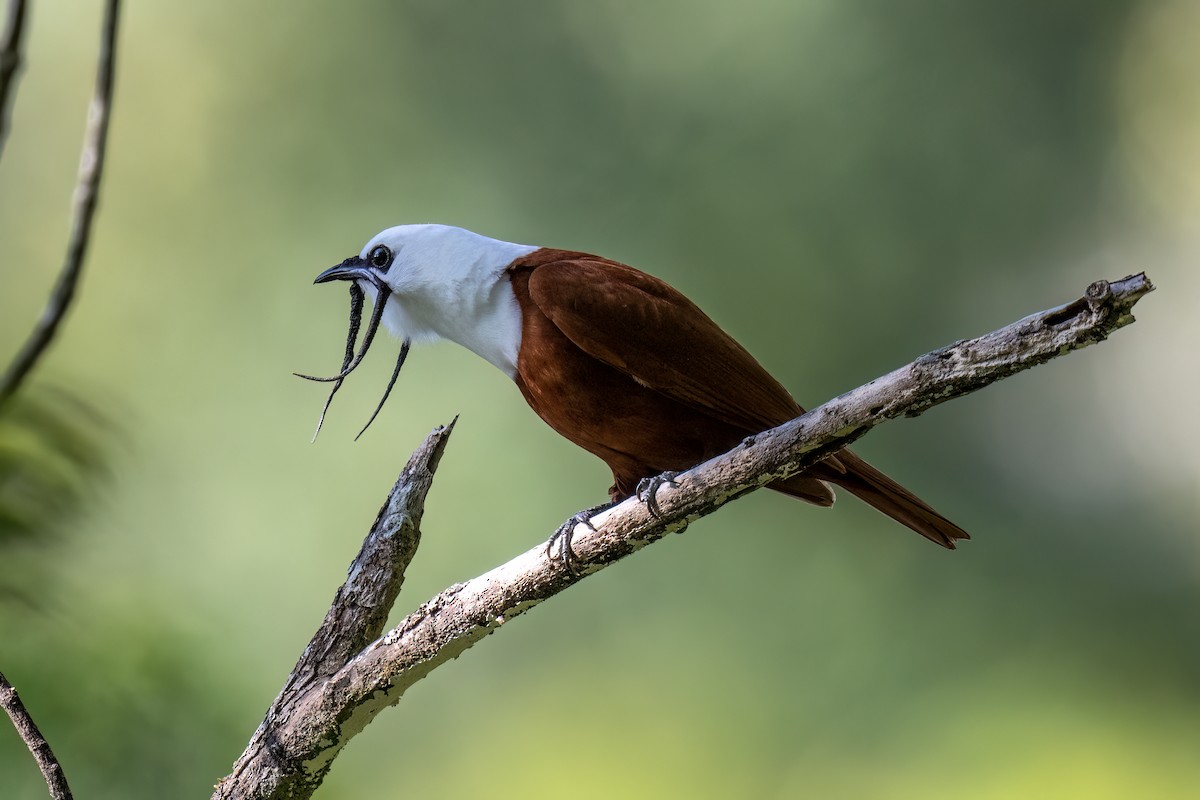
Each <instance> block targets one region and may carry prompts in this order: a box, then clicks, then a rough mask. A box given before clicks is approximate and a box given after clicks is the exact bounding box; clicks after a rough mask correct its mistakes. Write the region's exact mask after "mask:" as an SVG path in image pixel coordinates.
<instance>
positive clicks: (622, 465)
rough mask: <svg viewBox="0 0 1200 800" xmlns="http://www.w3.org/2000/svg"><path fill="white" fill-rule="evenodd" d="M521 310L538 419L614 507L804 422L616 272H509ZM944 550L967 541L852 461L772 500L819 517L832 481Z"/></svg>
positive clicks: (667, 299)
mask: <svg viewBox="0 0 1200 800" xmlns="http://www.w3.org/2000/svg"><path fill="white" fill-rule="evenodd" d="M508 274H509V277H510V279H511V282H512V286H513V290H514V292H515V294H516V297H517V302H518V303H519V305H520V307H521V316H522V332H521V347H520V351H519V354H518V359H517V374H516V376H515V380H516V383H517V386H518V387H520V390H521V392H522V394H523V395H524V396H525V399H526V400H527V401H528V402H529V405H530V406H531V407H532V408H533V410H534V411H535V412H537V414H538V415H539V416H540V417H541V418H542V419H543V420H545V422H546V423H547V424H549V425H550V427H552V428H553V429H554V430H556V431H558V433H560V434H562V435H563V436H564V437H566V438H567V439H569V440H571V441H572V442H574V443H575V444H577V445H579V446H580V447H582V448H584V449H585V450H587V451H588V452H590V453H594V454H595V455H597V456H599V457H600V458H601V459H603V460H604V462H605V463H606V464H608V466H609V468H610V469H612V473H613V486H612V488H611V489H610V490H609V494H610V496H611V498H612V499H613V500H620V499H623V498H625V497H628V496H630V495H631V494H633V493H634V491H635V490H636V487H637V485H638V483H639V481H641V480H642V479H643V478H648V477H652V476H654V475H657V474H659V473H661V472H664V471H667V470H685V469H688V468H690V467H693V466H695V465H696V464H699V463H700V462H702V461H704V460H706V459H708V458H711V457H712V456H715V455H717V454H719V453H723V452H725V451H727V450H729V449H731V448H732V447H733V446H734V445H736V444H737V443H738V442H740V441H741V440H742V439H744V438H745V437H747V436H750V435H752V434H755V433H759V432H761V431H764V430H767V429H768V428H773V427H775V426H777V425H781V424H782V423H784V422H787V421H788V420H790V419H793V418H795V417H797V416H799V415H800V414H801V413H803V409H802V408H801V407H800V406H799V405H797V403H796V401H795V400H793V399H792V396H791V395H790V394H789V393H788V391H787V390H786V389H785V388H783V386H781V385H780V383H779V382H778V381H776V380H775V379H774V378H773V377H771V375H770V373H768V372H767V371H766V370H765V369H763V367H762V366H761V365H760V364H759V363H758V362H757V361H756V360H755V359H754V357H753V356H751V355H750V354H749V353H748V352H746V350H745V349H744V348H743V347H742V346H741V345H739V344H738V343H737V342H736V341H734V339H733V338H732V337H730V336H729V335H728V334H727V333H725V332H724V331H723V330H721V328H720V327H718V326H717V324H716V323H714V322H713V321H712V320H711V319H709V318H708V316H707V315H705V314H704V312H703V311H701V310H700V309H699V308H698V307H697V306H696V305H695V304H694V303H692V302H691V301H690V300H688V299H687V298H686V297H684V296H683V295H682V294H680V293H679V292H677V291H676V290H675V289H673V288H671V287H670V286H669V285H667V284H666V283H664V282H663V281H661V280H658V279H657V278H654V277H652V276H650V275H647V274H645V273H643V272H640V271H638V270H635V269H633V268H632V267H628V266H625V265H624V264H619V263H617V262H615V261H610V260H608V259H604V258H600V257H597V256H592V255H588V254H586V253H578V252H573V251H566V250H553V249H549V248H542V249H540V250H536V251H534V252H532V253H530V254H528V255H526V256H523V257H522V258H519V259H517V260H516V261H514V262H513V263H512V264H511V265H510V266H509V268H508ZM826 481H827V482H829V483H833V484H835V485H838V486H841V487H843V488H845V489H846V490H848V491H849V492H850V493H851V494H854V495H855V496H856V497H859V498H860V499H862V500H864V501H865V502H867V503H869V504H870V505H872V506H874V507H875V508H877V509H879V510H880V511H882V512H883V513H885V514H887V515H888V516H890V517H892V518H893V519H895V520H897V521H898V522H900V523H902V524H904V525H907V526H908V527H909V528H912V529H913V530H915V531H917V532H918V533H920V534H921V535H923V536H925V537H927V538H929V539H931V540H932V541H934V542H937V543H938V544H941V545H943V546H945V547H951V548H952V547H954V540H955V539H965V538H968V536H967V533H966V532H965V531H963V530H962V529H961V528H959V527H958V526H957V525H955V524H954V523H952V522H950V521H949V520H947V519H946V518H945V517H943V516H942V515H940V514H938V513H937V512H936V511H934V510H933V509H932V508H930V507H929V506H928V505H926V504H925V503H924V502H922V501H921V500H920V499H918V498H917V497H916V496H915V495H913V494H912V493H911V492H909V491H908V490H907V489H905V488H904V487H902V486H900V485H899V484H897V483H896V482H895V481H893V480H891V479H890V478H888V477H887V476H886V475H884V474H883V473H881V472H879V471H878V470H876V469H875V468H874V467H872V466H871V465H869V464H867V463H866V462H865V461H863V460H862V459H860V458H858V457H857V456H855V455H854V454H853V453H851V452H850V451H849V450H843V451H841V452H839V453H838V454H837V455H836V456H835V457H831V458H829V459H826V460H825V461H823V462H821V463H820V464H818V465H816V466H815V467H813V468H812V469H810V470H808V471H806V472H804V473H801V474H800V475H797V476H795V477H793V478H790V479H788V480H786V481H781V482H778V483H773V484H770V485H769V486H770V488H771V489H775V490H777V491H780V492H783V493H785V494H789V495H792V496H795V497H799V498H801V499H803V500H807V501H808V502H811V503H815V504H817V505H821V506H828V505H832V504H833V499H834V498H833V492H832V490H830V488H829V487H828V486H827V485H826V483H825V482H826Z"/></svg>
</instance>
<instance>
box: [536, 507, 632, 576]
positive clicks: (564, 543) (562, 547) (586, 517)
mask: <svg viewBox="0 0 1200 800" xmlns="http://www.w3.org/2000/svg"><path fill="white" fill-rule="evenodd" d="M614 505H616V504H615V503H601V504H600V505H598V506H592V507H591V508H585V509H583V510H582V511H579V512H577V513H575V514H573V515H572V516H571V518H570V519H568V520H567V521H566V522H564V523H563V524H562V525H559V526H558V530H556V531H555V532H554V533H552V534H551V535H550V538H549V539H548V540H547V541H546V558H549V559H550V560H552V561H553V560H555V559H558V560H559V561H561V562H562V563H563V566H564V567H566V568H567V571H568V572H570V573H571V574H572V575H578V574H579V570H578V568H576V566H575V564H576V561H577V560H578V559H577V558H576V556H575V551H574V550H573V549H572V548H571V539H572V538H574V536H575V526H576V525H584V526H586V527H588V528H591V529H592V530H593V531H594V530H596V526H595V525H593V524H592V517H594V516H596V515H597V514H599V513H600V512H601V511H607V510H608V509H610V508H612V507H613V506H614ZM556 550H557V553H556V552H555V551H556Z"/></svg>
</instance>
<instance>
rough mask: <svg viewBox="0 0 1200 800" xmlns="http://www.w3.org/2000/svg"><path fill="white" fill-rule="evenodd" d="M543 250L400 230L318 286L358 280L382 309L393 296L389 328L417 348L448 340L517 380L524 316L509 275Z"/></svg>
mask: <svg viewBox="0 0 1200 800" xmlns="http://www.w3.org/2000/svg"><path fill="white" fill-rule="evenodd" d="M537 249H538V248H537V247H532V246H529V245H520V244H512V243H510V242H501V241H499V240H496V239H489V238H488V237H486V236H480V235H479V234H477V233H472V232H471V231H468V230H463V229H462V228H455V227H452V226H450V225H399V226H397V227H395V228H388V229H387V230H385V231H382V232H380V233H379V234H377V235H376V236H375V237H373V238H372V239H371V241H369V242H367V244H366V246H365V247H363V249H362V252H361V253H359V255H358V256H356V257H352V258H348V259H346V260H345V261H343V262H342V263H341V264H339V265H338V266H336V267H334V268H332V269H329V270H326V271H325V272H323V273H321V275H320V276H319V277H318V278H317V282H318V283H320V282H324V281H329V280H339V279H340V280H353V281H355V282H357V283H358V285H359V287H360V288H361V289H362V290H363V291H364V292H365V293H366V294H367V295H368V296H369V297H370V298H371V300H372V302H377V301H378V297H379V289H380V284H383V285H386V287H387V288H388V289H389V290H390V294H389V295H388V297H387V300H386V306H385V308H384V312H383V324H384V326H385V327H387V329H388V330H390V331H391V332H392V333H393V334H395V335H396V336H399V337H401V338H412V339H413V340H414V341H417V342H420V341H436V340H437V339H449V340H450V341H453V342H458V343H459V344H460V345H462V346H463V347H466V348H467V349H469V350H472V351H473V352H475V353H476V354H478V355H479V356H481V357H483V358H485V359H487V360H488V361H490V362H491V363H493V364H495V365H496V366H497V367H499V368H500V369H501V370H502V371H504V372H505V373H506V374H507V375H508V376H509V377H512V376H514V375H515V374H516V370H517V351H518V350H519V349H520V346H521V311H520V308H519V307H518V306H517V299H516V296H515V295H514V294H513V290H512V285H511V284H510V283H509V280H508V276H507V274H506V273H505V268H506V267H507V266H508V265H509V264H511V263H512V262H513V261H514V260H516V259H517V258H520V257H521V256H523V255H527V254H529V253H531V252H533V251H534V250H537Z"/></svg>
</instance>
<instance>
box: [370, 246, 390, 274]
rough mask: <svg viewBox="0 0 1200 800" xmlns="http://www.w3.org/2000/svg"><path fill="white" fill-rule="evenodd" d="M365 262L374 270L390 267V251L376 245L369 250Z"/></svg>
mask: <svg viewBox="0 0 1200 800" xmlns="http://www.w3.org/2000/svg"><path fill="white" fill-rule="evenodd" d="M367 261H369V262H370V263H371V266H372V267H375V269H387V268H388V267H390V266H391V265H392V251H391V250H390V249H389V248H388V247H387V246H386V245H382V244H377V245H375V246H374V247H373V248H371V254H370V255H369V256H367Z"/></svg>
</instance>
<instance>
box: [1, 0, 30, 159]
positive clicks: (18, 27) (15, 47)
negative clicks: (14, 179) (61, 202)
mask: <svg viewBox="0 0 1200 800" xmlns="http://www.w3.org/2000/svg"><path fill="white" fill-rule="evenodd" d="M24 35H25V0H8V10H7V12H6V13H5V15H4V33H3V34H0V154H3V152H4V141H5V139H7V138H8V113H9V112H8V104H9V99H10V98H11V97H12V96H13V95H14V94H15V93H16V92H15V90H14V87H15V86H16V80H15V78H16V75H17V71H18V70H19V69H20V68H21V43H22V40H23V39H24Z"/></svg>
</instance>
